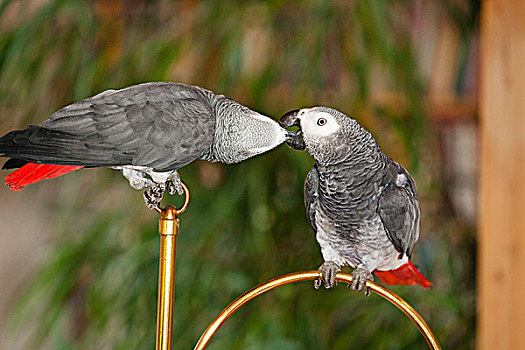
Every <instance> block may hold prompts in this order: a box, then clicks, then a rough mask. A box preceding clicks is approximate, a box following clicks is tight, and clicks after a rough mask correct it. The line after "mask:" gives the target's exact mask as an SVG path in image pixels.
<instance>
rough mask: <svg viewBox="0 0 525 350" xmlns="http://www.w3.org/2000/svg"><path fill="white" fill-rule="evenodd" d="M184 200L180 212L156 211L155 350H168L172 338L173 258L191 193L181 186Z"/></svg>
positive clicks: (173, 209) (177, 210)
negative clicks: (157, 288) (157, 292)
mask: <svg viewBox="0 0 525 350" xmlns="http://www.w3.org/2000/svg"><path fill="white" fill-rule="evenodd" d="M182 187H183V188H184V193H185V196H186V197H185V200H184V204H183V205H182V207H181V208H180V209H177V208H175V207H174V206H173V205H168V206H166V207H165V208H161V207H158V208H156V210H157V212H159V213H160V216H161V218H160V220H159V235H160V256H159V295H158V306H157V347H156V349H157V350H171V348H172V337H173V306H174V302H175V257H176V254H177V235H178V234H179V218H178V217H179V215H180V214H182V213H183V212H184V211H185V210H186V208H187V207H188V203H189V201H190V192H189V191H188V187H186V185H185V184H184V183H182Z"/></svg>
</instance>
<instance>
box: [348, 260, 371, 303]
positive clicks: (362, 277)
mask: <svg viewBox="0 0 525 350" xmlns="http://www.w3.org/2000/svg"><path fill="white" fill-rule="evenodd" d="M352 277H353V278H352V285H351V288H352V290H354V291H356V292H358V293H359V292H360V291H362V290H363V289H365V287H366V281H367V280H370V281H373V280H374V277H373V276H372V274H371V273H370V272H369V271H368V270H367V269H366V268H365V267H364V266H363V265H359V266H358V267H357V268H356V269H355V270H354V271H353V272H352ZM365 295H366V296H369V295H370V288H368V287H367V288H366V290H365Z"/></svg>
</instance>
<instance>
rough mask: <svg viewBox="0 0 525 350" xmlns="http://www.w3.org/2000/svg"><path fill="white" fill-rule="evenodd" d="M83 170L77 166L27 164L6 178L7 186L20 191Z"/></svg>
mask: <svg viewBox="0 0 525 350" xmlns="http://www.w3.org/2000/svg"><path fill="white" fill-rule="evenodd" d="M81 168H83V167H82V166H75V165H57V164H35V163H27V164H25V165H24V166H23V167H21V168H20V169H17V170H15V171H13V172H12V173H11V174H9V175H7V176H6V178H5V184H6V185H7V186H9V187H10V188H11V190H13V191H20V190H21V189H22V188H23V187H25V186H27V185H30V184H33V183H35V182H39V181H42V180H46V179H52V178H54V177H58V176H61V175H64V174H67V173H70V172H72V171H74V170H77V169H81Z"/></svg>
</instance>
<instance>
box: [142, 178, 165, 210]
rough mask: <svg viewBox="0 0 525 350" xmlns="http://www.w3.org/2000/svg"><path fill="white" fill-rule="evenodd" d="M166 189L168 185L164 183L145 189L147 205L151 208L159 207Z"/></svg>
mask: <svg viewBox="0 0 525 350" xmlns="http://www.w3.org/2000/svg"><path fill="white" fill-rule="evenodd" d="M165 190H166V185H165V184H162V183H160V184H155V185H153V186H150V187H148V188H147V189H146V191H144V201H145V202H146V206H147V207H148V208H149V209H155V208H158V207H159V205H160V202H161V201H162V196H163V195H164V191H165Z"/></svg>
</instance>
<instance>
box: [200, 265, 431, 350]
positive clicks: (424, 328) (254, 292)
mask: <svg viewBox="0 0 525 350" xmlns="http://www.w3.org/2000/svg"><path fill="white" fill-rule="evenodd" d="M320 277H321V273H320V272H319V271H304V272H295V273H291V274H288V275H284V276H281V277H277V278H274V279H272V280H269V281H267V282H265V283H262V284H260V285H258V286H257V287H255V288H253V289H251V290H249V291H248V292H246V293H245V294H243V295H241V296H240V297H239V298H237V299H236V300H235V301H233V302H232V303H231V304H230V305H228V307H226V308H225V309H224V310H223V311H222V312H221V313H220V314H219V316H217V317H216V318H215V320H213V322H212V323H211V324H210V325H209V326H208V328H207V329H206V330H205V331H204V333H203V334H202V336H201V338H200V339H199V341H198V343H197V345H195V348H194V349H195V350H203V349H205V348H206V346H208V344H209V343H210V341H211V338H212V337H213V336H214V335H215V333H216V332H217V330H218V329H219V327H220V326H221V325H222V324H223V323H224V322H225V321H226V320H227V319H228V318H230V316H232V315H233V313H234V312H235V311H237V310H238V309H239V308H241V307H242V306H243V305H244V304H246V303H247V302H249V301H250V300H252V299H253V298H255V297H257V296H259V295H261V294H264V293H266V292H268V291H270V290H272V289H274V288H277V287H280V286H283V285H285V284H290V283H295V282H300V281H308V280H314V279H317V278H320ZM335 280H336V281H339V282H346V283H352V275H349V274H345V273H338V274H337V275H336V276H335ZM366 286H367V287H370V290H372V291H373V292H374V293H376V294H378V295H379V296H381V297H383V298H385V299H386V300H388V301H389V302H391V303H392V304H394V306H396V307H397V308H398V309H400V310H401V311H402V312H403V313H404V314H405V315H407V316H408V318H409V319H410V320H411V321H412V322H413V323H414V324H415V325H416V326H417V328H418V329H419V331H420V332H421V334H422V335H423V337H424V338H425V340H426V342H427V344H428V346H429V348H430V349H434V350H441V346H440V345H439V342H438V341H437V339H436V337H435V336H434V334H432V331H431V330H430V328H429V327H428V325H427V324H426V322H425V320H423V318H422V317H421V316H420V315H419V314H418V313H417V311H416V310H414V308H412V307H411V306H410V305H409V304H408V303H407V302H406V301H405V300H403V299H402V298H401V297H399V296H398V295H397V294H395V293H394V292H392V291H390V290H388V289H386V288H384V287H382V286H380V285H378V284H375V283H374V282H370V281H367V282H366Z"/></svg>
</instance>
